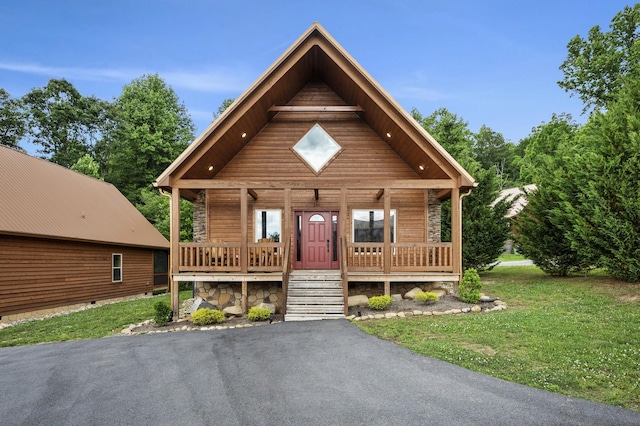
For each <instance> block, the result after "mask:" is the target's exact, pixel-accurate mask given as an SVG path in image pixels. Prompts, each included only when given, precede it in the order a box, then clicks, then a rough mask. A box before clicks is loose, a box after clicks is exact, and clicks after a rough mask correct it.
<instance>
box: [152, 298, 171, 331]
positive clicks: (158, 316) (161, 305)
mask: <svg viewBox="0 0 640 426" xmlns="http://www.w3.org/2000/svg"><path fill="white" fill-rule="evenodd" d="M153 309H154V310H155V311H156V313H155V316H154V317H153V321H154V322H155V324H156V325H157V326H158V327H160V326H163V325H167V324H168V323H169V321H170V320H171V316H172V315H173V312H171V307H170V306H169V304H168V303H167V302H165V301H163V300H158V301H157V302H156V303H154V304H153Z"/></svg>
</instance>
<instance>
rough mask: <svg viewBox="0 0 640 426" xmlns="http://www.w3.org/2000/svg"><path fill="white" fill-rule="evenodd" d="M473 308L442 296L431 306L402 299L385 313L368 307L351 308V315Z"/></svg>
mask: <svg viewBox="0 0 640 426" xmlns="http://www.w3.org/2000/svg"><path fill="white" fill-rule="evenodd" d="M477 305H478V306H480V307H481V308H482V310H485V309H487V308H488V309H491V308H493V307H494V306H495V305H494V304H493V302H484V303H483V302H480V303H477ZM473 306H475V305H473V304H471V303H465V302H463V301H461V300H460V299H458V298H457V297H455V296H442V297H441V298H440V299H439V300H438V301H437V302H436V303H432V304H429V305H426V304H424V303H422V302H418V301H416V300H407V299H402V300H401V301H400V300H394V301H393V302H392V303H391V305H390V306H389V307H388V308H387V309H385V310H383V311H376V310H374V309H370V308H369V307H368V306H362V307H352V308H349V315H356V316H359V315H358V310H359V311H360V314H361V315H362V316H366V315H376V314H385V313H387V312H412V311H416V310H417V311H422V312H427V311H430V312H433V311H440V312H444V311H448V310H450V309H464V308H472V307H473Z"/></svg>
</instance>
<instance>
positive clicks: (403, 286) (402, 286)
mask: <svg viewBox="0 0 640 426" xmlns="http://www.w3.org/2000/svg"><path fill="white" fill-rule="evenodd" d="M454 286H455V284H454V283H444V282H426V283H391V294H402V295H403V296H404V294H405V293H406V292H408V291H410V290H411V289H414V288H416V287H418V288H420V289H422V291H433V290H438V289H442V290H446V292H447V294H453V288H454ZM359 294H364V295H365V296H367V297H372V296H381V295H383V294H384V283H382V282H379V283H377V282H366V283H365V282H361V283H357V282H356V283H354V282H352V283H349V296H356V295H359Z"/></svg>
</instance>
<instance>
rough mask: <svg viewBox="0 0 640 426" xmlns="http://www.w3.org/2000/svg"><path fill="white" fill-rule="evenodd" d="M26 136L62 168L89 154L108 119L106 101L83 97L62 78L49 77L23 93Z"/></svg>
mask: <svg viewBox="0 0 640 426" xmlns="http://www.w3.org/2000/svg"><path fill="white" fill-rule="evenodd" d="M22 101H23V102H24V105H25V108H26V110H27V113H28V129H29V136H30V137H31V140H32V142H33V143H34V144H36V145H40V146H41V149H40V150H39V152H40V153H42V154H45V155H49V156H50V158H49V160H50V161H52V162H54V163H57V164H60V165H61V166H64V167H71V165H73V164H74V163H75V162H76V161H78V159H79V158H80V157H82V156H84V155H85V154H87V153H91V152H92V150H93V147H94V144H95V143H96V141H97V140H98V139H99V138H100V137H101V135H102V133H103V132H104V129H105V128H106V126H107V122H108V118H109V104H108V102H105V101H102V100H100V99H98V98H95V97H93V96H91V97H84V96H82V95H81V94H80V92H78V90H76V88H75V87H74V86H73V85H72V84H71V83H69V82H68V81H66V80H64V79H60V80H58V79H52V80H49V82H48V83H47V85H46V86H45V87H43V88H34V89H32V90H31V91H30V92H29V93H27V94H26V95H24V96H23V98H22Z"/></svg>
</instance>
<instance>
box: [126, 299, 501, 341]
mask: <svg viewBox="0 0 640 426" xmlns="http://www.w3.org/2000/svg"><path fill="white" fill-rule="evenodd" d="M477 305H479V306H480V307H481V308H482V310H483V311H484V310H485V309H491V308H492V307H494V304H493V302H485V303H482V302H481V303H478V304H477ZM473 306H474V305H473V304H470V303H465V302H462V301H461V300H460V299H458V298H457V297H455V296H443V297H441V298H440V299H439V300H438V301H437V302H436V303H432V304H428V305H427V304H424V303H422V302H418V301H415V300H406V299H403V300H401V301H399V300H394V301H393V303H391V305H389V307H388V308H387V309H385V310H383V311H376V310H374V309H370V308H369V307H368V306H360V307H352V308H349V315H354V316H367V315H376V314H385V313H387V312H396V313H397V312H413V311H415V310H418V311H423V312H426V311H432V312H433V311H440V312H444V311H448V310H450V309H464V308H471V307H473ZM358 312H359V314H358ZM283 320H284V315H282V314H277V315H273V317H272V319H271V322H281V321H283ZM269 323H270V321H266V322H255V321H249V320H248V319H247V318H246V317H231V318H228V319H227V320H226V321H225V322H224V323H222V324H216V325H218V326H222V327H226V328H230V327H238V328H240V327H243V326H247V325H253V326H260V325H266V324H269ZM216 325H212V326H213V327H215V326H216ZM212 326H209V327H212ZM194 328H200V326H198V325H195V324H194V323H193V322H191V321H190V317H189V316H186V317H183V318H181V319H179V320H178V321H173V322H170V323H169V324H167V325H166V326H162V327H157V326H155V325H154V324H152V323H148V324H143V325H139V326H137V327H133V328H131V331H132V332H133V333H150V332H169V331H180V330H183V329H194Z"/></svg>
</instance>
